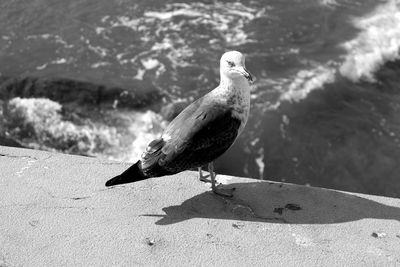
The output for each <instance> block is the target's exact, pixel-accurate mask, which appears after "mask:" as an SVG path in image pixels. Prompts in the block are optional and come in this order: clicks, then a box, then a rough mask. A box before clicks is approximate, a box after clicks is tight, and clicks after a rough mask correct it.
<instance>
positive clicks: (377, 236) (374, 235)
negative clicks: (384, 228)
mask: <svg viewBox="0 0 400 267" xmlns="http://www.w3.org/2000/svg"><path fill="white" fill-rule="evenodd" d="M371 235H372V236H373V237H375V238H383V237H385V236H386V233H383V232H380V233H377V232H373V233H372V234H371Z"/></svg>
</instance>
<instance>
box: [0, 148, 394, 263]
mask: <svg viewBox="0 0 400 267" xmlns="http://www.w3.org/2000/svg"><path fill="white" fill-rule="evenodd" d="M128 166H129V165H128V164H122V163H116V162H109V161H101V160H98V159H93V158H86V157H79V156H71V155H63V154H55V153H48V152H42V151H35V150H27V149H17V148H10V147H1V146H0V170H1V172H0V244H1V246H0V266H20V265H21V266H93V265H94V266H100V265H102V266H110V265H119V266H122V265H124V266H132V265H164V266H166V265H169V266H176V265H180V266H188V265H204V266H206V265H210V266H227V265H231V266H232V265H233V266H249V265H257V266H260V265H264V266H265V265H269V266H271V265H282V266H299V265H300V266H316V265H317V266H322V265H323V266H327V265H337V266H350V265H377V266H387V265H391V266H393V265H400V250H399V247H400V222H399V221H400V199H392V198H386V197H378V196H370V195H362V194H353V193H347V192H340V191H334V190H327V189H321V188H312V187H305V186H298V185H293V184H282V183H273V182H266V181H258V180H252V179H246V178H237V177H229V176H223V175H219V176H217V178H218V179H219V181H220V182H223V183H224V184H226V185H227V186H229V187H232V186H234V187H236V191H235V193H234V197H233V198H232V199H228V198H223V197H219V196H216V195H214V194H212V193H210V191H209V185H208V184H204V183H202V182H200V181H198V179H197V175H196V173H195V172H183V173H180V174H178V175H174V176H169V177H162V178H157V179H149V180H146V181H141V182H138V183H134V184H127V185H124V186H116V187H113V188H105V187H104V182H105V181H106V180H107V179H108V178H110V177H112V176H113V175H116V174H118V173H120V172H121V171H123V170H124V169H126V168H127V167H128Z"/></svg>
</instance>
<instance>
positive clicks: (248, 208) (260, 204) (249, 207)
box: [142, 182, 400, 225]
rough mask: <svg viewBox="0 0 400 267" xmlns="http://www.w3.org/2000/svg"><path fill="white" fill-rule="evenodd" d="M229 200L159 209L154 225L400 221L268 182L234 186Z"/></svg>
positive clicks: (366, 204)
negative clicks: (199, 220) (209, 221)
mask: <svg viewBox="0 0 400 267" xmlns="http://www.w3.org/2000/svg"><path fill="white" fill-rule="evenodd" d="M231 187H235V188H236V190H235V192H234V197H233V198H224V197H220V196H218V195H215V194H213V193H212V192H204V193H202V194H199V195H197V196H194V197H192V198H190V199H188V200H186V201H184V202H183V203H182V204H181V205H179V206H169V207H165V208H163V211H164V212H165V215H156V214H145V215H142V216H151V217H162V218H161V219H160V220H158V221H157V222H156V224H157V225H168V224H174V223H178V222H181V221H185V220H189V219H192V218H210V219H225V220H226V219H228V220H229V219H230V220H242V221H257V222H266V223H291V224H331V223H342V222H350V221H357V220H361V219H368V218H377V219H387V220H397V221H400V208H399V207H393V206H388V205H385V204H382V203H379V202H376V201H373V200H369V199H367V198H364V197H359V196H355V195H352V194H349V193H344V192H338V191H333V190H329V189H321V188H313V187H305V186H298V185H292V184H278V183H268V182H254V183H253V182H251V183H235V184H230V185H227V186H226V188H231Z"/></svg>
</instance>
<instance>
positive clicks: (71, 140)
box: [2, 97, 164, 161]
mask: <svg viewBox="0 0 400 267" xmlns="http://www.w3.org/2000/svg"><path fill="white" fill-rule="evenodd" d="M69 112H71V111H65V110H63V107H62V105H61V104H59V103H58V102H55V101H52V100H49V99H47V98H20V97H16V98H13V99H11V100H10V101H8V102H7V103H6V105H5V110H3V120H4V122H3V123H2V124H3V125H4V127H5V129H6V131H7V132H8V135H9V136H10V137H13V138H14V139H16V140H20V141H21V143H22V144H23V145H25V146H27V147H31V148H38V149H45V150H55V151H62V152H66V153H72V154H81V155H88V156H97V157H107V158H112V159H116V160H124V161H135V160H137V159H138V157H139V156H140V154H139V153H141V152H142V151H143V150H144V148H145V147H146V145H147V144H148V143H149V142H150V141H151V140H152V139H154V138H155V137H156V136H158V135H159V134H160V133H161V131H162V127H163V126H164V124H163V123H164V122H163V120H162V118H161V116H160V115H157V114H155V113H154V112H152V111H146V112H132V111H131V112H125V113H124V112H122V113H121V114H104V115H105V117H108V118H107V119H112V120H116V119H118V120H119V123H116V124H115V125H114V126H110V125H108V124H106V123H101V122H93V121H92V120H90V119H89V118H79V117H78V115H77V114H71V113H69ZM127 125H129V127H128V126H127Z"/></svg>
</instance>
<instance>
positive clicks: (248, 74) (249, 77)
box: [236, 67, 253, 83]
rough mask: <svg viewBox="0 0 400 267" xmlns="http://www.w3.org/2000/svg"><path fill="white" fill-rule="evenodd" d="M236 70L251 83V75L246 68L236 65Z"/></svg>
mask: <svg viewBox="0 0 400 267" xmlns="http://www.w3.org/2000/svg"><path fill="white" fill-rule="evenodd" d="M236 70H237V71H238V72H240V73H241V74H242V75H243V76H244V77H245V78H246V79H247V80H248V81H249V82H250V83H253V76H252V75H251V73H250V72H249V71H248V70H247V69H246V68H244V67H237V68H236Z"/></svg>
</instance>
